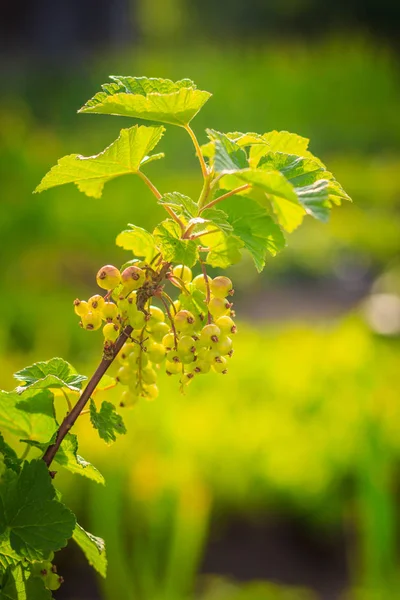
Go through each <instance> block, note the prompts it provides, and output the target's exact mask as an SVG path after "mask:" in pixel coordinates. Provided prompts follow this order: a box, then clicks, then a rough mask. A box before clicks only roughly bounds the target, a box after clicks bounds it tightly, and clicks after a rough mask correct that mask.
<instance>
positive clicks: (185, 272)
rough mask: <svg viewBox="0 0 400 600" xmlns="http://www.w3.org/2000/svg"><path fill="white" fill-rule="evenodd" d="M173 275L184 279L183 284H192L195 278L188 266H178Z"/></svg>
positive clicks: (173, 270)
mask: <svg viewBox="0 0 400 600" xmlns="http://www.w3.org/2000/svg"><path fill="white" fill-rule="evenodd" d="M172 273H173V274H174V276H175V277H179V279H182V281H183V283H190V282H191V281H192V278H193V274H192V271H191V269H189V267H187V266H186V265H176V267H174V268H173V269H172Z"/></svg>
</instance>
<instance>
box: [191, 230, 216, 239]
mask: <svg viewBox="0 0 400 600" xmlns="http://www.w3.org/2000/svg"><path fill="white" fill-rule="evenodd" d="M220 231H221V230H220V229H209V230H208V231H200V232H199V233H193V234H192V235H191V236H190V239H191V240H196V239H197V238H200V237H203V236H204V235H209V234H210V233H219V232H220Z"/></svg>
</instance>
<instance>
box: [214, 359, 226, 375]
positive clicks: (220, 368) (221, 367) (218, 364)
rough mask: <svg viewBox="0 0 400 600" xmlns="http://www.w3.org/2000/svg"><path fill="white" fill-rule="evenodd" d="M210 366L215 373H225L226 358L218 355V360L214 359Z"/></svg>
mask: <svg viewBox="0 0 400 600" xmlns="http://www.w3.org/2000/svg"><path fill="white" fill-rule="evenodd" d="M212 368H213V369H214V371H215V372H216V373H222V374H223V375H226V373H227V372H228V367H227V362H226V358H224V357H223V356H220V357H219V359H218V361H214V362H213V363H212Z"/></svg>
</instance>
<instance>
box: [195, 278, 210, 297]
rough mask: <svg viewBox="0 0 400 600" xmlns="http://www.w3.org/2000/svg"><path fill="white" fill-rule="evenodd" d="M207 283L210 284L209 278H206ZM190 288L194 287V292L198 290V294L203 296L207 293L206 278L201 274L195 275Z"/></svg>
mask: <svg viewBox="0 0 400 600" xmlns="http://www.w3.org/2000/svg"><path fill="white" fill-rule="evenodd" d="M207 281H208V283H210V278H209V277H207ZM192 286H193V287H195V288H196V290H200V292H203V294H206V293H207V286H206V278H205V277H204V275H203V274H201V275H197V276H196V277H195V278H194V279H193V281H192Z"/></svg>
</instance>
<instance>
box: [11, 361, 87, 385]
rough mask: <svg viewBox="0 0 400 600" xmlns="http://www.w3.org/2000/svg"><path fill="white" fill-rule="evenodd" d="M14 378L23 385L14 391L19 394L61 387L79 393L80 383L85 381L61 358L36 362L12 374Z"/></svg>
mask: <svg viewBox="0 0 400 600" xmlns="http://www.w3.org/2000/svg"><path fill="white" fill-rule="evenodd" d="M14 377H15V379H18V380H19V381H23V382H24V383H25V385H22V386H19V387H18V388H17V389H16V391H17V392H18V393H19V394H20V393H22V392H24V391H25V390H27V389H35V390H36V389H46V388H63V387H66V388H69V389H70V390H72V391H73V392H79V391H80V390H81V387H82V382H83V381H85V380H86V379H87V377H85V376H84V375H78V373H77V372H76V370H75V369H74V367H73V366H72V365H70V364H69V363H68V362H67V361H65V360H63V359H62V358H52V359H51V360H48V361H43V362H37V363H35V364H33V365H31V366H30V367H25V368H24V369H21V371H18V372H17V373H15V374H14Z"/></svg>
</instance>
